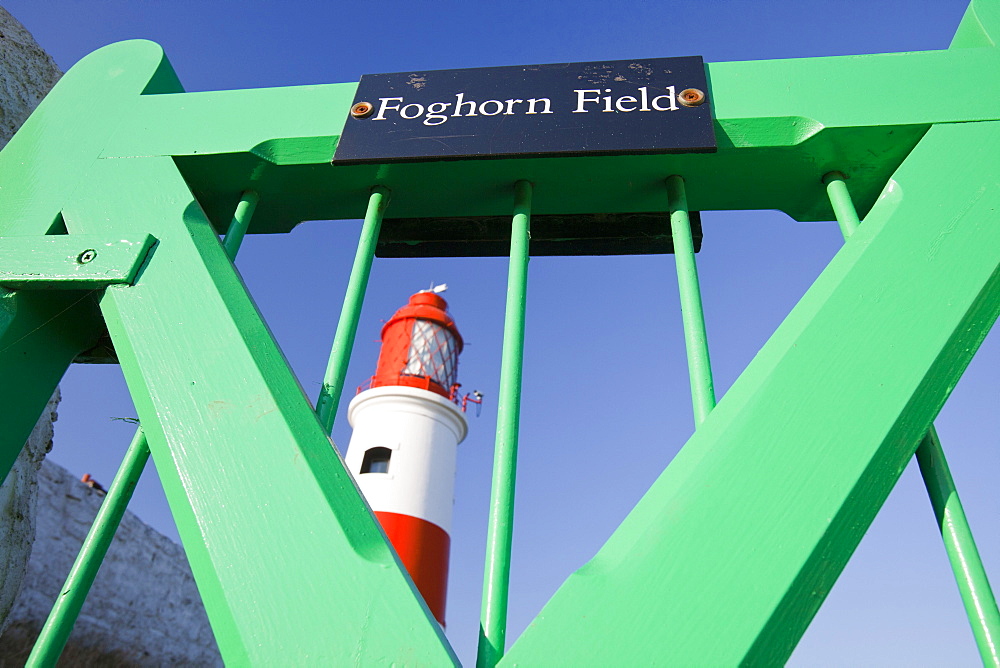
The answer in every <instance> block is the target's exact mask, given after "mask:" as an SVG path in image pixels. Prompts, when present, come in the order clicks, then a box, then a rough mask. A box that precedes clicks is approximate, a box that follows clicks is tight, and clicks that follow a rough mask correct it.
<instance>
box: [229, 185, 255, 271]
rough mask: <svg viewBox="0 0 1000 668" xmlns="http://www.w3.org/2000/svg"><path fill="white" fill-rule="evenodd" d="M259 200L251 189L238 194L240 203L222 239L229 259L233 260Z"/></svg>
mask: <svg viewBox="0 0 1000 668" xmlns="http://www.w3.org/2000/svg"><path fill="white" fill-rule="evenodd" d="M259 201H260V195H258V194H257V193H256V192H255V191H253V190H247V191H246V192H244V193H243V194H242V195H241V196H240V203H239V204H237V205H236V212H235V213H234V214H233V220H232V222H230V223H229V229H228V230H226V236H225V238H224V239H223V240H222V248H223V250H225V251H226V255H228V256H229V259H230V260H235V259H236V254H237V253H238V252H239V251H240V246H241V245H242V244H243V237H244V236H246V233H247V227H249V226H250V218H251V217H252V216H253V212H254V210H255V209H256V208H257V203H258V202H259Z"/></svg>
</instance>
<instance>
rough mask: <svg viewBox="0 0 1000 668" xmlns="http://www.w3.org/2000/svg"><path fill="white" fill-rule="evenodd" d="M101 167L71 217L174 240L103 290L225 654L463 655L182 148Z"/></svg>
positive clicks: (288, 659)
mask: <svg viewBox="0 0 1000 668" xmlns="http://www.w3.org/2000/svg"><path fill="white" fill-rule="evenodd" d="M130 163H131V164H130ZM89 178H90V180H89V181H88V184H87V187H86V188H85V189H83V191H82V192H81V194H80V197H79V198H78V199H77V200H76V201H74V202H73V203H71V204H69V205H67V207H66V209H65V211H64V216H65V219H66V225H67V228H68V229H69V230H70V233H71V234H74V233H78V232H80V233H91V234H93V233H105V232H111V231H112V230H114V229H116V227H118V226H120V225H121V224H122V223H121V222H120V221H130V220H138V219H142V220H143V221H144V225H145V226H146V228H147V229H148V230H149V231H150V232H151V233H152V234H154V235H155V236H156V237H157V238H158V239H159V240H160V243H159V246H158V248H157V252H156V257H155V261H154V262H151V263H150V264H149V265H148V266H147V267H146V269H145V270H144V271H143V273H142V275H141V276H140V278H139V280H138V281H136V283H135V285H134V286H131V287H122V286H112V287H110V288H108V290H107V293H106V295H105V297H104V299H103V300H102V302H101V308H102V310H103V313H104V316H105V319H106V321H107V323H108V329H109V331H110V332H111V336H112V339H113V340H114V342H115V348H116V350H117V352H118V356H119V359H120V360H121V364H122V369H123V371H124V373H125V378H126V381H127V382H128V384H129V389H130V391H131V392H132V395H133V397H134V398H135V401H136V408H137V410H138V413H139V417H140V419H141V420H142V424H143V430H144V432H145V433H146V436H147V438H148V440H149V447H150V450H151V451H152V453H153V458H154V460H155V461H157V462H158V464H159V463H161V462H162V464H159V465H158V467H157V468H158V470H160V474H161V480H162V482H163V486H164V490H165V491H166V494H167V498H168V501H169V502H170V506H171V510H172V512H173V514H174V518H175V520H176V522H177V527H178V531H179V532H180V534H181V538H182V540H183V542H184V546H185V550H186V552H187V554H188V557H189V560H190V562H191V567H192V571H193V572H194V574H195V579H196V581H197V583H198V588H199V591H200V592H201V594H202V598H203V600H204V602H205V608H206V611H207V612H208V616H209V619H210V621H211V623H212V627H213V629H214V631H215V633H216V636H217V638H218V641H219V646H220V650H221V651H222V654H223V657H224V658H225V660H226V661H227V662H230V663H234V664H237V665H242V664H248V663H249V664H255V665H287V664H289V663H291V664H300V663H303V662H308V663H317V664H318V663H324V664H327V665H336V664H341V663H360V664H374V663H379V662H385V661H387V660H388V657H393V658H399V657H411V659H410V661H412V662H423V663H428V664H434V665H447V664H449V663H453V662H454V658H453V655H452V653H451V650H450V648H449V646H448V644H447V642H446V641H445V640H444V636H443V633H442V631H441V628H440V626H438V625H437V623H436V622H434V620H433V618H432V617H431V616H430V614H429V613H428V611H427V609H426V606H425V605H424V604H423V601H422V599H421V598H420V597H419V596H418V595H416V593H415V590H414V589H413V585H412V583H411V582H410V581H409V579H408V578H407V577H406V575H405V574H404V572H403V571H402V570H401V568H400V566H399V563H398V561H397V559H396V558H395V555H394V553H393V552H392V551H391V549H390V548H389V546H388V544H387V542H386V540H385V537H384V535H383V533H382V532H381V530H380V529H379V527H378V525H377V523H376V522H375V520H374V518H373V517H372V515H371V513H370V512H369V510H368V509H367V507H366V505H365V504H364V503H363V501H362V499H361V497H360V494H359V492H358V490H357V488H356V486H355V485H354V482H353V480H352V479H351V477H350V475H349V474H348V472H347V471H346V469H345V468H344V465H343V462H342V460H341V459H340V458H339V456H338V455H337V454H336V452H335V451H334V449H333V448H332V447H331V442H330V440H329V438H328V437H327V436H326V435H325V434H324V432H323V430H322V428H321V427H320V424H319V422H318V420H317V419H316V415H315V413H314V412H313V410H312V407H311V405H310V403H309V401H308V400H307V399H306V398H305V396H304V394H303V392H302V389H301V388H300V387H299V385H298V383H297V382H296V380H295V378H294V377H293V376H292V373H291V371H290V370H289V369H288V366H287V363H286V362H285V360H284V358H283V356H282V354H281V352H280V350H279V349H278V347H277V345H276V344H275V343H274V341H273V339H272V338H271V336H270V333H269V332H268V330H267V327H266V326H265V324H264V323H263V322H262V320H261V318H260V315H259V314H258V313H257V311H256V309H255V307H254V305H253V303H252V301H251V299H250V297H249V296H248V295H247V293H246V291H245V289H244V286H243V285H242V282H241V281H240V279H239V277H238V275H237V274H236V272H235V271H234V270H233V267H232V264H231V263H230V261H229V259H228V258H227V257H226V255H225V253H224V251H223V249H222V247H221V245H220V243H219V241H218V238H217V236H216V234H215V231H214V230H213V229H212V227H211V226H210V225H209V223H208V221H207V220H205V218H204V217H203V215H202V214H201V211H200V209H199V207H198V206H197V204H196V203H195V202H194V200H193V199H192V196H191V193H190V191H189V190H188V189H187V187H186V185H185V184H184V182H183V181H182V180H181V179H180V176H179V175H178V173H177V171H176V169H175V167H174V165H173V162H172V161H171V160H170V159H169V158H150V159H142V160H136V161H124V160H100V161H98V162H97V163H95V165H94V166H93V167H92V168H91V170H90V173H89ZM112 192H114V194H115V196H114V197H112V196H110V195H111V193H112ZM153 199H155V200H156V201H157V203H158V206H157V207H156V208H155V209H153V210H150V209H149V206H148V203H149V202H150V201H152V200H153ZM139 212H143V213H144V215H142V216H139ZM154 332H155V335H152V336H151V335H150V333H154ZM193 361H197V362H196V363H195V364H192V362H193ZM293 602H294V603H293ZM367 637H371V638H377V639H378V641H375V642H365V641H362V639H363V638H367Z"/></svg>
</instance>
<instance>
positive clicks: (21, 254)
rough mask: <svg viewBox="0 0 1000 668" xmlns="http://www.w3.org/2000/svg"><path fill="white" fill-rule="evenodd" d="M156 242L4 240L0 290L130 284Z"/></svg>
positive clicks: (1, 243) (146, 239)
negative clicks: (0, 288)
mask: <svg viewBox="0 0 1000 668" xmlns="http://www.w3.org/2000/svg"><path fill="white" fill-rule="evenodd" d="M155 243H156V239H154V238H153V237H151V236H149V235H148V234H147V235H145V237H143V238H141V239H140V240H138V241H128V240H125V239H122V240H117V241H109V240H108V239H107V238H101V237H97V236H93V235H74V236H72V237H71V236H69V235H65V234H61V235H48V236H40V237H0V287H3V288H7V289H8V290H18V289H32V290H93V289H99V288H106V287H107V286H109V285H114V284H117V283H126V284H127V283H131V282H132V279H134V278H135V276H136V274H138V273H139V268H140V267H141V266H142V263H143V262H145V261H146V258H147V256H148V255H149V251H150V250H151V249H152V247H153V244H155Z"/></svg>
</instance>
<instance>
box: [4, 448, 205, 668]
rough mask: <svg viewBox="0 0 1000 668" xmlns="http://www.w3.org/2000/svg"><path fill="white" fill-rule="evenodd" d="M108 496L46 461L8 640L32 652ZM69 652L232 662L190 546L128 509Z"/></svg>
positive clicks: (164, 661)
mask: <svg viewBox="0 0 1000 668" xmlns="http://www.w3.org/2000/svg"><path fill="white" fill-rule="evenodd" d="M102 498H103V495H102V494H100V493H98V492H97V491H95V490H94V489H91V488H90V487H88V486H87V485H85V484H83V483H81V482H80V481H79V480H78V479H77V477H76V476H74V475H71V474H70V473H69V472H68V471H66V469H64V468H62V467H61V466H59V465H58V464H56V463H54V462H51V461H46V462H45V463H44V464H43V465H42V467H41V470H40V472H39V476H38V508H37V515H36V517H37V519H36V530H35V548H34V554H33V556H32V558H31V560H30V561H29V563H28V571H27V574H26V575H25V578H24V586H23V587H22V593H21V596H20V598H19V599H18V601H17V603H16V604H15V606H14V609H13V610H12V612H11V615H10V620H11V627H10V629H9V631H8V632H7V633H6V634H5V638H4V640H6V635H8V634H12V635H13V636H14V637H15V638H17V639H20V640H21V641H22V642H23V644H24V645H27V646H28V647H29V649H30V644H31V643H32V642H33V639H34V636H35V635H37V633H38V630H39V629H40V628H41V625H42V624H43V623H44V622H45V618H46V617H47V616H48V613H49V610H50V609H51V607H52V602H53V601H55V599H56V596H58V595H59V591H60V589H61V588H62V585H63V581H64V579H65V577H66V573H68V572H69V569H70V566H71V565H72V563H73V559H74V558H75V557H76V554H77V552H78V551H79V549H80V545H81V544H82V543H83V539H84V537H85V536H86V535H87V531H88V529H89V528H90V525H91V523H92V522H93V520H94V516H95V515H96V514H97V509H98V507H99V506H100V504H101V499H102ZM13 639H14V638H12V640H13ZM5 645H6V643H5V642H4V641H0V656H3V650H4V648H5ZM8 656H9V655H8ZM64 656H65V657H66V658H67V659H70V660H72V659H73V657H74V656H76V657H77V660H76V661H73V663H77V664H84V665H89V664H90V663H91V661H92V660H93V659H96V658H98V657H109V656H110V657H114V660H115V663H116V665H142V666H162V665H178V664H184V665H189V664H193V665H198V666H211V665H222V660H221V658H220V657H219V652H218V649H217V648H216V644H215V638H214V637H213V636H212V632H211V630H210V629H209V625H208V618H207V617H206V615H205V611H204V608H203V607H202V605H201V598H200V597H199V595H198V590H197V588H196V587H195V583H194V578H193V577H192V576H191V570H190V568H189V567H188V563H187V560H186V558H185V556H184V551H183V549H182V548H181V547H180V546H179V545H177V544H176V543H174V542H173V541H171V540H170V539H169V538H167V537H166V536H163V535H161V534H159V533H157V532H156V531H155V530H154V529H152V528H150V527H149V526H147V525H146V524H144V523H143V522H142V520H140V519H139V518H137V517H136V516H135V515H133V514H132V513H130V512H127V513H126V514H125V517H124V518H123V519H122V523H121V526H120V527H119V528H118V533H117V534H116V535H115V539H114V542H113V543H112V544H111V549H109V550H108V556H107V558H106V559H105V560H104V563H103V565H102V566H101V570H100V573H98V575H97V579H96V580H95V581H94V586H93V588H92V589H91V592H90V596H89V597H88V598H87V602H86V603H85V604H84V606H83V610H82V611H81V612H80V617H79V619H78V621H77V624H76V628H75V629H74V630H73V634H72V635H71V636H70V640H69V643H68V644H67V647H66V651H65V652H64ZM11 658H13V657H11ZM80 659H85V660H80Z"/></svg>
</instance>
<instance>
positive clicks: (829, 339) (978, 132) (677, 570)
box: [500, 123, 1000, 666]
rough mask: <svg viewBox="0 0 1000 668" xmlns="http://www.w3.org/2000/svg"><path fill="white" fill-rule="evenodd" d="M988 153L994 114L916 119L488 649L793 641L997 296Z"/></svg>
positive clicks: (711, 654)
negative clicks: (845, 226) (578, 564)
mask: <svg viewBox="0 0 1000 668" xmlns="http://www.w3.org/2000/svg"><path fill="white" fill-rule="evenodd" d="M998 153H1000V123H963V124H954V125H944V126H935V127H934V128H932V129H931V130H930V131H929V132H928V133H927V135H926V136H925V137H924V138H923V139H922V140H921V141H920V143H919V144H918V146H917V147H916V148H915V149H914V150H913V152H912V153H911V154H910V155H909V157H908V158H907V159H906V160H905V161H904V163H903V165H902V166H901V167H900V169H899V170H897V172H896V174H895V175H894V180H892V181H890V182H889V184H888V185H887V187H886V189H885V191H884V193H883V194H882V197H881V198H880V199H879V201H878V203H877V204H876V205H875V207H874V208H873V209H872V210H871V212H870V213H869V214H868V215H867V216H866V218H865V224H864V225H863V226H861V227H860V228H859V229H858V231H857V232H855V233H854V234H853V235H852V236H851V238H850V239H849V240H848V241H847V243H846V244H845V245H844V247H843V249H842V250H841V251H840V252H839V253H838V254H837V256H836V257H835V258H834V259H833V261H832V262H831V263H830V265H829V266H828V267H827V268H826V270H824V272H823V273H822V274H821V275H820V277H819V278H818V279H817V281H816V283H815V284H814V285H813V286H812V288H810V290H809V291H808V292H807V293H806V295H805V296H804V297H803V298H802V300H801V301H800V302H799V304H798V305H797V306H796V307H795V309H794V310H793V311H792V312H791V313H790V314H789V316H788V318H787V319H786V320H785V322H784V323H782V325H781V327H779V329H778V330H777V331H776V332H775V334H774V335H773V336H772V337H771V339H770V340H769V341H768V342H767V344H766V345H765V346H764V347H763V348H762V349H761V351H760V352H759V353H758V354H757V356H756V357H755V358H754V360H753V361H752V362H751V363H750V365H749V366H748V367H747V369H746V371H744V372H743V374H742V375H741V376H740V378H739V379H738V380H737V382H736V383H735V384H734V385H733V386H732V388H731V389H730V390H729V391H728V392H727V393H726V396H725V397H724V398H723V400H722V401H721V402H720V403H719V405H718V406H717V407H716V408H715V410H713V411H712V413H711V414H709V416H708V417H707V418H706V420H705V422H704V423H703V425H702V426H701V428H699V429H698V431H697V432H696V433H695V434H694V436H692V438H691V439H690V440H689V441H688V443H687V444H686V445H685V446H684V448H683V449H682V450H681V452H680V453H679V454H678V456H677V457H676V458H675V459H674V461H673V462H671V464H670V466H669V467H668V468H667V469H666V471H664V473H663V474H662V475H661V476H660V478H659V479H658V480H657V481H656V482H655V483H654V484H653V486H652V487H651V488H650V490H649V491H648V492H647V493H646V495H645V496H644V497H643V499H642V500H641V501H640V502H639V504H638V505H637V506H636V507H635V509H633V511H632V512H631V513H630V514H629V516H628V518H626V520H625V521H624V522H623V523H622V525H621V526H620V527H619V528H618V529H617V531H615V533H614V534H613V535H612V537H611V538H610V539H609V540H608V542H607V543H606V544H605V545H604V547H603V548H602V549H601V550H600V552H599V553H598V554H597V556H596V557H595V558H594V559H592V560H591V561H590V562H589V563H588V564H587V565H585V566H584V567H583V568H581V569H580V570H578V571H577V572H576V573H575V574H574V575H572V576H571V577H570V578H569V579H568V580H567V581H566V583H565V584H563V586H562V587H561V588H560V589H559V591H557V592H556V594H555V595H554V596H553V597H552V599H551V600H550V601H549V602H548V603H547V604H546V606H545V607H544V608H543V609H542V611H541V612H540V613H539V615H538V617H537V618H536V619H535V621H534V622H533V623H532V625H531V626H529V627H528V629H527V630H526V631H525V633H524V634H523V635H522V636H521V638H519V639H518V641H517V642H516V643H515V644H514V646H513V647H512V648H511V649H510V651H509V652H508V653H507V655H506V656H505V657H504V659H503V660H502V661H501V662H500V665H511V666H514V665H517V666H551V665H574V666H607V665H636V664H640V663H646V662H648V661H649V658H650V657H656V660H657V661H658V662H661V663H663V664H665V665H666V664H669V665H737V664H764V665H774V664H780V663H782V662H784V661H786V660H787V659H788V657H789V655H790V654H791V652H792V650H793V649H794V648H795V645H796V643H798V641H799V638H800V637H801V635H802V633H803V632H804V631H805V629H806V627H807V626H808V624H809V622H810V621H811V619H812V617H813V615H814V614H815V613H816V611H817V610H818V609H819V606H820V605H821V604H822V602H823V600H824V599H825V597H826V595H827V593H828V592H829V591H830V588H831V587H832V586H833V584H834V582H835V581H836V579H837V577H838V576H839V574H840V572H841V570H842V569H843V567H844V566H845V565H846V563H847V561H848V559H849V558H850V556H851V554H852V553H853V552H854V550H855V548H856V547H857V545H858V543H859V542H860V540H861V538H862V537H863V536H864V533H865V531H866V530H867V528H868V526H869V524H870V523H871V521H872V520H873V519H874V517H875V515H876V513H877V512H878V510H879V508H880V507H881V505H882V503H883V502H884V501H885V498H886V497H887V496H888V494H889V491H890V490H891V489H892V488H893V486H894V485H895V483H896V481H897V480H898V478H899V475H900V474H901V472H902V471H903V469H904V468H905V467H906V464H907V462H908V461H909V460H910V458H911V457H912V456H913V453H914V451H915V450H916V449H917V446H918V444H919V443H920V440H921V439H922V438H923V437H924V435H925V433H926V432H927V429H928V428H929V427H930V425H931V422H932V421H933V419H934V417H935V416H936V415H937V413H938V411H939V410H940V409H941V406H943V405H944V402H945V400H946V399H947V397H948V394H949V392H950V391H951V389H952V388H953V387H954V385H955V383H956V382H957V380H958V378H959V377H960V376H961V374H962V371H963V370H964V369H965V367H966V365H967V364H968V363H969V361H970V360H971V358H972V356H973V354H974V353H975V351H976V350H977V348H978V347H979V344H980V343H982V341H983V339H984V338H985V336H986V334H987V333H988V332H989V330H990V328H991V327H992V325H993V323H994V322H995V320H996V318H997V314H998V311H1000V253H998V252H997V249H998V248H1000V226H997V225H996V211H997V209H998V208H1000V189H997V188H996V183H997V182H998V181H1000V163H998V162H997V161H996V155H997V154H998ZM819 176H820V175H816V178H817V180H818V179H819ZM918 323H919V325H920V326H919V327H917V326H916V325H917V324H918ZM598 637H600V638H602V639H603V641H602V642H594V638H598Z"/></svg>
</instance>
